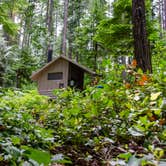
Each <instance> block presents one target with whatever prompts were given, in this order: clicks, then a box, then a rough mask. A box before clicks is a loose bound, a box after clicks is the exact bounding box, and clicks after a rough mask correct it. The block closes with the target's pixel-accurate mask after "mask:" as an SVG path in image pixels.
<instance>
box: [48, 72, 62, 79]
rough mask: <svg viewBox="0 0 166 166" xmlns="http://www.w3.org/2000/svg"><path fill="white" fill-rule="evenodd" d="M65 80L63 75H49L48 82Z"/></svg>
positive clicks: (60, 73)
mask: <svg viewBox="0 0 166 166" xmlns="http://www.w3.org/2000/svg"><path fill="white" fill-rule="evenodd" d="M62 79H63V73H62V72H58V73H48V80H62Z"/></svg>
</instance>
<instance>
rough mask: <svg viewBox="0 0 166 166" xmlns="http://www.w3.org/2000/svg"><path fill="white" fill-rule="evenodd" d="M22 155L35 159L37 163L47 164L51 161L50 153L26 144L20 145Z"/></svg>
mask: <svg viewBox="0 0 166 166" xmlns="http://www.w3.org/2000/svg"><path fill="white" fill-rule="evenodd" d="M21 148H22V149H23V150H25V151H24V152H23V155H25V156H26V157H28V158H29V159H32V160H35V161H37V162H38V163H39V164H45V165H48V164H49V163H50V162H51V156H50V153H48V152H46V151H42V150H38V149H33V148H31V147H28V146H22V147H21Z"/></svg>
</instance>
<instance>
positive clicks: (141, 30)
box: [132, 0, 152, 72]
mask: <svg viewBox="0 0 166 166" xmlns="http://www.w3.org/2000/svg"><path fill="white" fill-rule="evenodd" d="M132 22H133V36H134V56H135V59H136V61H137V67H138V68H141V69H142V70H143V72H147V71H149V72H152V65H151V54H150V47H149V43H148V38H147V31H146V18H145V0H132Z"/></svg>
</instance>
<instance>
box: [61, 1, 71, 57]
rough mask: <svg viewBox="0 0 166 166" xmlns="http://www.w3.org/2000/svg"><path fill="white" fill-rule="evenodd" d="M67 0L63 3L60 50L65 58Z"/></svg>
mask: <svg viewBox="0 0 166 166" xmlns="http://www.w3.org/2000/svg"><path fill="white" fill-rule="evenodd" d="M68 7H69V0H65V1H64V19H63V33H62V48H61V54H63V55H65V56H66V38H67V18H68Z"/></svg>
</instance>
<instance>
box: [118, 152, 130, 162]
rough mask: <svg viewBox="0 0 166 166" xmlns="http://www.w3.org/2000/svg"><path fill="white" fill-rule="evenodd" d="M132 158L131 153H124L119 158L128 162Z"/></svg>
mask: <svg viewBox="0 0 166 166" xmlns="http://www.w3.org/2000/svg"><path fill="white" fill-rule="evenodd" d="M131 156H132V154H131V153H122V154H119V155H118V157H119V158H122V159H125V160H126V161H128V160H129V158H130V157H131Z"/></svg>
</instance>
